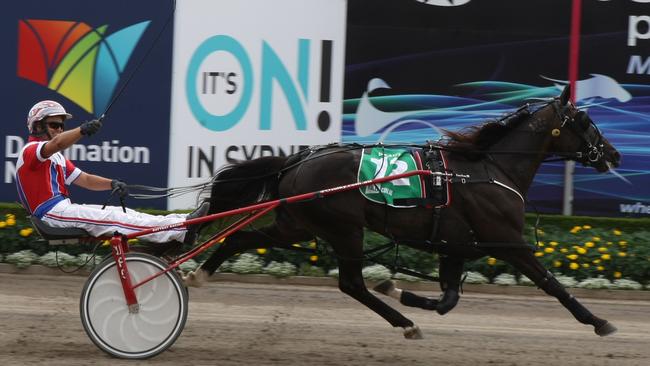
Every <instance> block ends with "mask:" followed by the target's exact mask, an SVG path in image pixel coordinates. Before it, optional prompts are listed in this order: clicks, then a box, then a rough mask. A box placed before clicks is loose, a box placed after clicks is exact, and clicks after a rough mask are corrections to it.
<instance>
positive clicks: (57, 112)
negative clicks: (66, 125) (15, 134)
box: [27, 100, 72, 133]
mask: <svg viewBox="0 0 650 366" xmlns="http://www.w3.org/2000/svg"><path fill="white" fill-rule="evenodd" d="M49 116H63V120H64V121H65V120H67V119H69V118H72V115H71V114H70V113H68V112H66V111H65V109H64V108H63V106H62V105H61V104H59V103H57V102H55V101H53V100H42V101H40V102H38V103H36V104H34V106H33V107H32V109H30V110H29V113H28V114H27V129H28V130H29V133H32V132H34V123H36V122H38V121H40V120H42V119H44V118H45V117H49Z"/></svg>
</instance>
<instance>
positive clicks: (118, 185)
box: [111, 179, 129, 198]
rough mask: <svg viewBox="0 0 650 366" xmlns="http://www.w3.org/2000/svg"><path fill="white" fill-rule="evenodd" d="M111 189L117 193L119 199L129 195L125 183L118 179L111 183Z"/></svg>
mask: <svg viewBox="0 0 650 366" xmlns="http://www.w3.org/2000/svg"><path fill="white" fill-rule="evenodd" d="M111 189H112V190H113V192H117V194H118V195H119V196H120V198H125V197H127V196H128V195H129V188H128V187H127V186H126V183H124V182H122V181H121V180H119V179H113V180H112V181H111Z"/></svg>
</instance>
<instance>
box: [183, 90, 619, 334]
mask: <svg viewBox="0 0 650 366" xmlns="http://www.w3.org/2000/svg"><path fill="white" fill-rule="evenodd" d="M568 95H569V89H568V88H566V89H565V90H564V91H563V92H562V94H561V95H560V96H559V97H557V98H554V99H553V100H550V101H547V102H542V103H538V104H533V105H526V106H523V107H522V108H520V109H518V110H517V111H516V112H514V113H512V114H510V115H508V116H507V117H506V118H503V119H501V120H498V121H492V122H489V123H486V124H484V125H482V126H478V127H473V128H470V129H469V130H465V131H464V132H462V131H461V132H455V133H454V132H447V137H448V138H447V139H446V140H443V142H442V143H441V144H439V145H437V146H438V148H439V149H440V150H442V151H443V152H444V153H445V155H446V156H447V159H448V168H449V170H451V171H453V172H455V173H460V174H468V175H469V176H470V178H469V180H467V181H466V182H465V184H461V183H457V182H454V184H452V185H451V194H452V195H453V204H451V205H450V206H449V207H447V208H445V209H443V210H441V211H440V212H439V215H434V211H433V209H431V208H427V207H415V208H408V209H405V208H392V207H388V206H386V205H384V204H381V203H374V202H371V201H369V200H367V199H365V198H364V197H363V196H362V195H361V194H360V193H359V191H358V190H352V191H347V192H343V193H339V194H334V195H331V196H327V197H325V198H322V199H316V200H312V201H307V202H300V203H294V204H288V205H282V206H280V207H279V208H278V209H276V210H275V221H274V223H273V224H271V225H270V226H267V227H264V228H262V229H260V230H256V231H239V232H236V233H235V234H233V235H231V236H229V237H228V238H227V239H226V240H225V241H224V242H223V243H222V244H221V245H220V246H219V247H218V248H217V249H216V250H215V251H214V253H213V254H212V256H211V257H210V258H209V259H208V260H207V261H206V262H204V263H203V264H202V265H201V267H200V268H199V269H197V270H196V271H195V272H193V273H190V274H189V275H188V276H187V277H186V278H185V280H186V283H187V284H188V285H189V286H199V285H200V284H201V283H202V282H203V281H204V280H205V279H206V278H207V276H209V275H211V274H212V273H213V272H214V271H215V270H216V269H217V268H218V267H219V266H220V265H221V264H222V263H223V262H224V261H226V260H227V259H228V258H230V257H232V256H233V255H235V254H236V253H240V252H243V251H246V250H250V249H254V248H258V247H278V248H288V247H290V246H291V244H292V243H296V242H301V241H308V240H312V239H313V238H314V237H319V238H322V239H324V240H326V241H327V242H328V243H329V244H330V245H331V246H332V248H333V250H334V252H335V255H336V258H337V260H338V263H339V288H340V289H341V291H343V292H344V293H346V294H348V295H350V296H352V297H353V298H355V299H356V300H358V301H359V302H361V303H363V304H364V305H366V306H367V307H368V308H370V309H372V310H373V311H374V312H376V313H377V314H379V315H380V316H382V317H383V318H384V319H386V320H387V321H388V322H389V323H390V324H391V325H393V326H394V327H402V328H404V336H405V337H407V338H421V333H420V330H419V329H418V327H417V326H415V325H414V324H413V322H412V321H411V320H409V319H407V318H406V317H404V316H403V315H402V314H401V313H399V312H398V311H396V310H395V309H393V308H392V307H390V306H388V305H387V304H386V303H384V302H383V301H382V300H380V299H379V298H377V297H375V296H374V295H373V294H372V293H370V291H368V289H367V288H366V285H365V283H364V280H363V277H362V274H361V270H362V264H363V263H362V262H363V260H362V258H363V256H364V249H363V233H364V227H365V228H369V229H370V230H372V231H375V232H378V233H380V234H383V235H386V236H388V237H391V238H396V240H397V241H400V240H403V241H404V243H405V244H406V245H410V246H413V247H415V248H418V249H425V247H426V245H433V246H434V249H435V250H436V251H437V252H438V253H440V268H439V275H440V287H441V289H442V291H443V294H442V296H441V297H440V300H433V299H428V298H424V297H420V296H417V295H415V294H413V293H410V292H406V291H401V290H398V289H395V288H394V287H392V285H391V283H390V282H389V283H384V284H383V285H382V286H379V288H376V290H378V291H380V292H383V293H385V294H389V295H394V296H396V297H398V298H399V299H400V301H401V302H402V304H405V305H408V306H418V307H421V308H425V309H432V310H436V311H437V312H438V313H440V314H444V313H446V312H448V311H449V310H451V309H452V308H453V307H454V306H455V305H456V303H457V302H458V299H459V295H458V293H459V287H460V284H461V275H462V272H463V263H464V261H465V260H466V259H477V258H480V257H482V256H486V255H489V256H492V257H495V258H498V259H502V260H504V261H506V262H508V263H510V264H511V265H512V266H514V267H515V268H516V269H517V270H518V271H520V272H521V273H523V274H524V275H526V276H527V277H528V278H530V279H531V280H532V281H533V282H534V283H535V284H536V285H537V286H538V287H539V288H541V289H542V290H544V291H545V292H546V293H547V294H549V295H551V296H555V297H556V298H557V299H558V300H559V301H560V303H562V305H564V306H565V307H566V308H567V309H568V310H569V311H570V312H571V313H572V314H573V316H574V317H575V318H576V319H577V320H578V321H579V322H581V323H584V324H590V325H593V326H594V328H595V332H596V334H598V335H600V336H606V335H609V334H612V333H614V332H615V331H616V328H615V327H614V326H613V325H612V324H611V323H609V322H607V321H606V320H604V319H601V318H599V317H597V316H595V315H593V314H592V313H591V312H590V311H589V310H587V308H585V307H584V306H583V305H582V304H581V303H580V302H578V300H576V299H575V298H574V297H573V296H572V295H571V294H569V293H568V292H567V291H566V290H565V288H564V287H563V286H562V285H561V284H560V283H559V282H558V281H557V279H556V278H555V277H554V276H553V275H552V274H551V273H550V272H549V271H548V270H546V268H544V267H543V266H542V264H541V263H540V262H539V261H538V260H537V258H535V256H534V252H533V250H532V247H531V246H530V245H528V244H527V243H525V241H524V239H523V235H522V234H523V230H524V206H525V199H524V197H525V196H526V192H527V191H528V189H529V187H530V185H531V183H532V181H533V177H534V176H535V173H536V172H537V169H538V168H539V166H540V164H541V163H542V162H543V161H544V159H545V158H547V157H549V156H551V155H555V156H560V157H563V158H567V159H572V160H575V161H577V162H580V163H583V164H585V165H589V166H592V167H593V168H595V169H596V170H597V171H599V172H606V171H608V170H609V168H610V167H611V166H618V164H619V160H620V154H619V153H618V151H616V149H615V148H614V147H613V146H612V145H611V144H610V143H609V142H608V141H607V140H606V139H605V138H604V137H603V136H602V135H601V133H600V131H599V130H598V128H597V127H596V126H595V124H594V123H593V121H592V120H591V119H590V118H589V117H588V115H587V114H586V113H585V112H584V111H579V110H577V109H576V107H575V106H574V105H573V104H572V103H570V102H569V100H568ZM360 156H361V152H360V150H359V149H351V148H350V147H349V146H345V145H336V146H326V147H322V148H314V149H311V150H307V151H306V152H304V153H302V154H298V155H294V156H290V157H264V158H259V159H256V160H251V161H245V162H241V163H237V164H234V165H230V166H227V167H225V168H224V169H222V170H221V171H219V172H218V173H217V175H216V176H215V181H214V184H213V186H212V192H211V197H210V202H211V207H210V211H211V212H221V211H225V210H229V209H233V208H237V207H241V206H245V205H249V204H253V203H255V202H260V201H263V200H267V199H277V198H280V197H288V196H293V195H297V194H301V193H305V192H311V191H318V190H322V189H325V188H329V187H334V186H341V185H345V184H349V183H352V182H355V181H356V179H357V176H356V175H357V169H358V167H359V162H360ZM474 177H479V179H474ZM436 220H437V223H436V222H434V221H436ZM433 227H436V228H437V230H435V231H436V233H435V240H433V243H432V244H423V243H431V234H432V228H433Z"/></svg>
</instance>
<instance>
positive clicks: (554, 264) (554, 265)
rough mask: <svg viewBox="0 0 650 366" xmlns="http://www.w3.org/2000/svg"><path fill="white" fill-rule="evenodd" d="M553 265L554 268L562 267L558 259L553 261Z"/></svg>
mask: <svg viewBox="0 0 650 366" xmlns="http://www.w3.org/2000/svg"><path fill="white" fill-rule="evenodd" d="M553 267H555V268H557V267H562V262H560V261H553Z"/></svg>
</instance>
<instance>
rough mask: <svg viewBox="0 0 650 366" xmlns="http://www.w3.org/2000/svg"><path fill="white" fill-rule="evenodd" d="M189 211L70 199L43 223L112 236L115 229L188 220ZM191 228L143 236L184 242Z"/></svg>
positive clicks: (131, 230) (132, 229)
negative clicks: (80, 202) (161, 212)
mask: <svg viewBox="0 0 650 366" xmlns="http://www.w3.org/2000/svg"><path fill="white" fill-rule="evenodd" d="M185 216H187V214H169V215H165V216H162V215H150V214H146V213H143V212H138V211H135V210H131V209H129V208H127V209H126V213H125V212H123V211H122V207H116V206H106V208H105V209H103V210H102V206H100V205H78V204H76V203H71V202H70V200H69V199H66V200H63V201H61V202H59V203H58V204H56V206H54V207H53V208H52V209H51V210H50V211H48V212H47V213H46V214H45V215H44V216H43V218H42V219H41V220H42V221H43V222H45V223H47V224H48V225H50V226H55V227H74V228H79V229H84V230H86V231H87V232H88V233H89V234H90V235H92V236H112V235H113V233H114V232H115V231H117V232H119V233H120V234H131V233H134V232H137V231H142V230H145V229H149V228H152V227H156V226H163V225H171V224H176V223H179V222H183V221H185ZM186 232H187V229H186V228H184V227H179V228H176V229H172V230H165V231H159V232H156V233H153V234H148V235H144V236H141V237H139V239H143V240H146V241H151V242H156V243H164V242H169V241H172V240H176V241H180V242H182V241H183V239H184V238H185V233H186Z"/></svg>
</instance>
